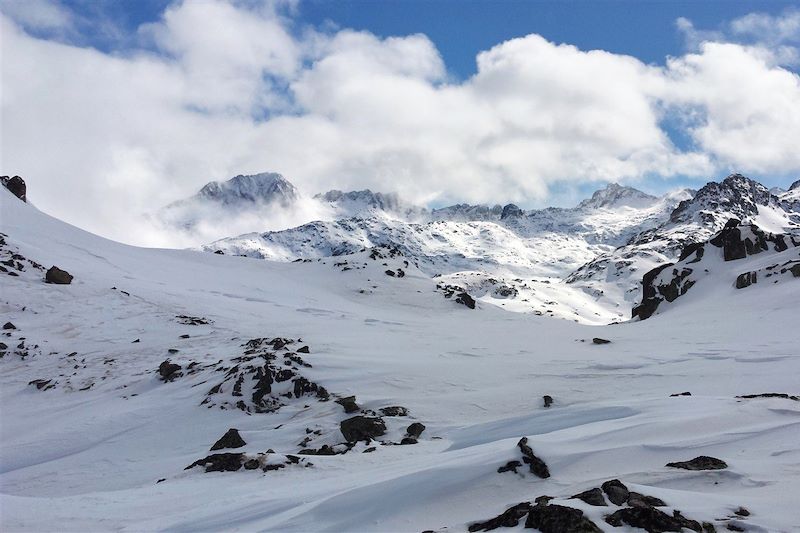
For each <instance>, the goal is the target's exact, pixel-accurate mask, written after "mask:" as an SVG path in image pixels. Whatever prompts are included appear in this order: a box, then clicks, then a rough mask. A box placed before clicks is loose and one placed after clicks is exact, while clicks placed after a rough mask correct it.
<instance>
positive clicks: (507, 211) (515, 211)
mask: <svg viewBox="0 0 800 533" xmlns="http://www.w3.org/2000/svg"><path fill="white" fill-rule="evenodd" d="M522 214H523V211H522V209H520V208H519V207H518V206H516V205H514V204H506V205H505V206H503V211H502V212H501V213H500V220H505V219H507V218H509V217H519V216H522Z"/></svg>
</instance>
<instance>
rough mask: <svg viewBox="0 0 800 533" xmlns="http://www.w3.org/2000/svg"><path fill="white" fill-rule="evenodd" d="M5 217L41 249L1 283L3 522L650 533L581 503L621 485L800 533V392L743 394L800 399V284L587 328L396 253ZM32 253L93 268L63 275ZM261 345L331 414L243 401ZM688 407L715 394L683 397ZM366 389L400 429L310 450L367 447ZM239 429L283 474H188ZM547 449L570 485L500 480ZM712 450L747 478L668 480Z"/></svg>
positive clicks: (695, 513) (33, 526)
mask: <svg viewBox="0 0 800 533" xmlns="http://www.w3.org/2000/svg"><path fill="white" fill-rule="evenodd" d="M0 202H2V204H0V208H2V210H1V211H0V212H1V213H2V218H1V219H0V225H1V227H0V232H2V233H3V234H4V238H3V243H4V244H3V245H2V247H3V251H2V253H3V254H4V255H3V260H6V257H11V254H12V253H13V254H17V259H16V260H15V261H16V262H19V263H20V265H21V267H22V270H21V271H20V270H17V269H16V266H14V267H9V268H13V269H14V273H16V274H18V275H17V276H11V275H8V274H0V292H2V302H0V309H1V310H2V315H3V317H4V320H3V321H6V320H7V321H10V322H12V323H13V324H14V326H15V327H16V329H8V330H3V334H4V337H3V341H2V342H3V343H4V344H6V346H7V349H6V350H5V355H4V356H3V357H2V358H0V365H2V366H3V372H2V373H0V406H2V407H0V409H2V424H0V439H1V442H2V460H1V462H0V510H2V512H0V528H2V529H3V530H4V531H16V530H28V531H49V530H54V529H59V530H70V531H78V530H80V531H90V530H112V529H113V530H135V531H149V530H171V531H197V530H220V529H222V530H239V531H255V530H270V531H275V530H280V531H422V530H426V529H433V530H437V531H444V530H446V531H454V530H459V531H460V530H464V529H466V527H467V525H468V524H470V523H472V522H474V521H477V520H485V519H487V518H490V517H492V516H495V515H497V514H498V513H500V512H502V511H503V510H504V509H506V508H508V507H509V506H511V505H514V504H516V503H518V502H520V501H533V500H534V499H535V498H536V497H538V496H541V495H545V494H546V495H549V496H553V497H555V498H556V500H553V501H551V502H550V503H551V505H553V504H560V505H566V506H570V507H573V508H577V509H581V510H583V511H584V512H585V515H586V516H587V517H588V518H589V519H591V520H592V521H594V523H595V524H596V525H597V527H598V528H600V530H602V531H608V532H610V531H626V530H627V531H637V530H636V529H632V528H628V529H626V528H615V527H612V526H611V525H609V524H608V523H606V522H605V521H604V519H603V517H604V516H605V515H607V514H609V513H611V512H614V511H616V510H618V509H622V508H621V507H617V506H616V505H613V504H610V505H609V506H608V507H592V506H589V505H587V504H584V503H583V502H581V501H579V500H574V499H572V500H568V499H565V498H569V497H570V496H571V495H573V494H576V493H578V492H581V491H583V490H586V489H589V488H592V487H598V486H599V485H600V484H601V483H602V482H604V481H606V480H610V479H614V478H618V479H620V480H621V481H622V482H623V483H624V484H626V485H627V486H628V488H629V489H631V490H635V491H638V492H641V493H643V494H646V495H649V496H654V497H658V498H661V499H662V500H664V502H665V504H666V506H665V507H661V509H662V510H663V511H665V512H667V513H668V514H670V515H671V514H672V511H673V510H674V509H678V510H680V511H681V512H682V513H683V514H684V515H685V516H686V517H689V518H691V519H694V520H697V521H708V522H710V523H713V524H715V525H716V528H717V530H723V529H725V527H726V526H727V525H728V524H738V525H739V526H740V527H743V528H748V529H749V530H753V531H794V530H797V529H798V528H800V512H798V508H797V506H796V505H795V503H796V502H795V500H796V494H797V490H798V488H799V487H800V471H798V469H797V468H796V466H797V464H798V461H799V460H800V451H798V448H797V444H796V443H797V427H798V426H797V421H798V416H800V402H797V401H794V400H792V399H789V398H786V399H784V398H767V399H739V398H736V396H737V395H743V394H753V393H763V392H787V393H790V394H795V395H796V394H797V393H798V392H799V391H798V390H797V379H796V376H797V374H798V372H799V371H800V354H798V352H797V345H798V341H800V338H798V335H797V332H796V327H795V324H796V322H797V317H798V315H797V301H798V299H800V283H799V282H797V281H794V282H789V281H787V282H786V283H782V284H779V285H774V284H763V283H759V284H757V285H755V286H752V287H748V288H747V289H744V290H736V289H734V288H732V287H731V286H730V284H729V282H728V280H719V281H717V280H715V279H714V278H712V279H710V280H709V283H704V284H703V286H704V287H706V289H702V290H700V285H698V291H697V292H696V293H695V291H690V292H688V293H687V294H686V295H685V296H683V297H682V298H681V299H679V300H677V301H676V302H675V305H674V306H672V307H671V308H670V309H668V310H667V312H664V313H662V314H659V315H658V316H657V317H654V318H652V319H651V320H647V321H644V322H630V323H625V324H619V325H614V326H601V327H589V326H584V325H579V324H574V323H572V322H569V321H563V320H553V319H550V318H548V317H538V316H535V315H532V314H519V313H508V312H505V311H503V310H501V309H498V307H497V306H493V305H486V304H485V303H482V301H480V300H479V301H478V305H477V308H476V309H475V310H470V309H468V308H466V307H464V306H462V305H459V304H457V303H456V302H454V301H453V300H451V299H446V298H444V297H443V296H442V294H441V292H440V291H438V290H437V289H436V280H432V279H430V278H429V277H428V276H427V275H425V274H424V272H423V271H421V270H418V269H417V268H416V267H415V266H414V265H413V263H412V262H410V261H409V258H407V257H403V256H398V255H397V254H396V253H395V252H392V251H391V250H386V249H383V251H382V252H380V253H381V255H374V254H372V251H365V252H358V253H355V254H352V255H346V256H338V257H333V258H325V259H322V260H320V261H316V260H312V261H306V262H297V263H286V262H272V261H262V260H254V259H251V258H245V257H235V256H229V255H217V254H210V253H199V252H193V251H176V250H155V249H140V248H134V247H129V246H124V245H121V244H117V243H114V242H110V241H107V240H104V239H101V238H99V237H96V236H93V235H90V234H88V233H85V232H83V231H81V230H78V229H76V228H74V227H71V226H68V225H66V224H64V223H62V222H60V221H58V220H55V219H52V218H50V217H48V216H47V215H45V214H42V213H40V212H38V211H36V210H35V209H34V208H33V207H31V206H29V205H25V204H23V203H22V202H20V201H18V200H17V199H16V198H14V197H13V196H11V195H10V194H9V193H8V192H7V191H5V190H4V189H0ZM373 255H374V257H371V256H373ZM28 260H31V261H34V262H35V263H37V264H41V265H43V267H44V268H47V267H49V266H50V265H52V264H55V265H58V266H59V267H61V268H63V269H66V270H68V271H69V272H70V273H71V274H73V275H74V276H75V278H74V280H73V282H72V284H70V285H51V284H46V283H44V282H43V280H42V277H43V271H42V270H40V269H39V268H37V267H36V266H35V265H34V264H33V263H31V262H29V261H28ZM406 261H409V263H408V264H406ZM384 263H385V265H384ZM399 269H402V270H403V272H404V273H405V275H404V276H403V277H398V276H397V274H396V273H397V271H398V270H399ZM386 270H392V271H393V272H395V275H394V276H389V275H387V274H386V273H385V271H386ZM732 308H734V309H736V313H730V312H729V310H730V309H732ZM678 311H679V312H678ZM180 317H184V318H180ZM188 317H195V320H192V319H190V318H188ZM197 319H201V320H197ZM192 322H194V323H195V324H196V325H191V324H192ZM186 335H188V337H186V338H184V336H186ZM262 337H266V338H268V339H273V338H276V337H282V338H283V337H285V338H286V339H287V340H292V339H294V340H295V342H294V343H290V344H288V345H287V347H282V348H279V349H278V348H275V349H272V348H270V350H269V353H272V352H275V353H276V354H277V355H278V356H279V358H278V361H281V360H288V361H289V363H290V364H288V365H284V366H285V368H286V369H290V370H292V371H293V372H296V374H297V375H302V376H304V377H305V378H307V379H308V380H309V381H310V382H313V383H315V384H318V385H319V386H321V387H324V388H325V389H326V390H327V391H328V392H329V393H330V394H331V400H330V401H320V399H319V397H318V396H315V395H313V394H309V395H304V396H302V397H300V398H294V397H292V398H289V397H285V396H276V397H275V399H276V401H279V402H282V403H283V404H284V405H283V406H282V407H281V408H280V409H279V410H278V411H276V412H262V413H258V412H255V411H253V410H252V409H251V410H250V411H246V410H240V409H239V408H236V407H235V406H233V407H232V408H231V404H232V403H235V402H236V400H237V397H236V396H233V395H232V391H233V390H235V389H232V388H231V381H228V380H229V379H230V380H233V381H235V376H236V375H237V373H242V374H247V372H248V371H247V370H246V366H247V365H252V364H253V362H252V360H251V361H250V362H248V361H247V360H246V358H247V357H259V356H260V355H259V354H262V353H267V352H265V351H264V350H263V349H262V348H258V349H254V350H255V352H254V353H253V355H252V356H250V355H247V354H246V352H247V351H248V346H256V345H258V343H250V344H248V341H250V340H252V339H257V338H262ZM593 337H603V338H606V339H610V340H611V341H612V342H611V343H610V344H606V345H595V344H593V343H592V342H591V339H592V338H593ZM23 338H24V339H23ZM300 338H302V341H297V339H300ZM136 340H138V342H134V341H136ZM20 345H21V347H20ZM273 346H275V344H273ZM298 346H308V347H309V352H310V353H308V354H304V353H300V351H299V350H298V349H297V347H298ZM287 348H288V350H287ZM170 349H172V350H177V351H176V352H174V353H169V352H168V350H170ZM288 355H294V356H301V357H302V360H303V361H304V362H305V363H307V364H310V365H312V366H311V367H310V368H309V367H306V366H302V365H301V364H299V363H297V362H296V361H294V360H292V359H290V358H289V357H287V356H288ZM243 358H244V359H243ZM166 359H169V360H170V361H171V362H172V363H173V364H178V365H180V366H181V370H180V373H181V375H180V376H177V377H175V378H174V379H173V380H168V381H164V380H162V379H161V378H160V376H159V372H158V369H159V366H160V365H161V363H162V362H164V361H165V360H166ZM192 363H195V364H194V365H193V364H192ZM237 365H241V366H239V367H238V368H237V370H236V371H232V370H231V369H232V368H233V367H234V366H237ZM221 368H227V369H228V370H224V371H223V370H219V369H221ZM249 375H250V374H247V376H249ZM229 376H230V377H229ZM34 380H41V381H39V382H36V381H34ZM248 380H249V378H247V379H245V380H244V382H243V383H244V384H243V387H244V388H245V389H246V392H247V393H249V392H250V388H251V387H253V386H254V385H253V382H252V381H248ZM29 382H34V383H33V384H29ZM37 383H44V384H43V385H42V386H41V388H40V387H38V386H37ZM219 383H223V384H224V386H223V387H222V389H223V390H221V391H220V392H219V393H217V394H214V395H211V398H212V400H211V401H210V403H209V402H207V403H205V404H204V403H203V402H204V401H205V400H206V399H207V398H209V397H210V396H209V393H210V389H211V388H213V387H214V386H215V385H216V384H219ZM285 386H288V383H287V384H281V387H285ZM285 390H286V389H285V388H278V387H277V386H276V389H275V392H276V393H280V394H284V391H285ZM683 391H691V392H692V394H693V395H692V396H679V397H670V394H673V393H679V392H683ZM545 394H547V395H551V396H552V397H553V398H554V400H555V401H554V404H553V406H552V407H550V408H549V409H545V408H544V407H542V399H541V397H542V395H545ZM347 395H355V396H356V401H357V403H358V405H359V407H360V408H361V409H362V410H368V411H371V412H375V413H376V414H378V413H380V408H382V407H386V406H403V407H406V408H407V409H408V411H409V416H406V417H397V416H388V415H382V418H383V420H384V423H385V424H386V434H385V435H384V436H383V437H380V438H379V439H378V440H377V441H373V442H372V443H371V444H369V446H371V447H375V450H374V451H373V452H372V453H364V452H365V451H366V450H367V447H368V445H367V444H366V443H364V442H361V443H358V444H356V445H355V446H354V447H353V448H352V449H351V450H350V451H349V452H348V453H345V454H337V455H330V456H323V455H314V456H304V455H296V454H297V453H298V452H299V451H300V450H301V449H302V448H311V447H313V448H319V447H321V446H323V445H325V444H329V445H337V444H340V443H341V442H342V441H343V440H344V439H343V435H342V434H341V432H340V431H339V423H340V422H341V421H342V420H345V419H347V418H348V417H351V416H352V415H353V413H351V414H346V413H345V412H344V410H343V408H342V406H340V405H338V404H336V403H334V401H332V400H333V399H334V398H338V397H343V396H347ZM239 399H242V400H246V401H247V402H250V401H251V400H250V396H249V394H246V395H244V396H242V397H239ZM220 406H223V407H224V406H228V407H229V408H225V409H222V408H220ZM411 422H421V423H422V424H424V425H425V426H426V428H425V430H424V432H423V433H422V434H421V436H420V438H419V443H418V444H414V445H404V446H393V445H388V444H387V445H383V444H381V441H385V442H394V443H397V442H399V441H400V439H401V438H403V435H404V433H405V428H406V427H407V426H408V425H409V424H410V423H411ZM229 428H237V429H238V430H239V432H240V434H241V436H242V437H243V439H244V441H246V445H245V446H244V447H242V448H237V449H234V450H222V451H227V452H244V453H246V454H247V456H248V457H252V458H260V460H261V465H260V466H259V468H256V469H254V470H246V469H244V468H241V469H239V470H238V471H233V472H210V473H207V472H204V471H203V468H202V467H194V468H191V469H188V470H185V467H187V466H189V465H191V464H192V463H194V462H195V461H197V460H198V459H201V458H203V457H205V456H207V455H209V454H210V453H211V452H209V448H210V447H211V445H212V444H214V442H215V441H216V440H217V439H219V438H220V437H221V436H222V435H223V434H224V433H225V432H226V431H227V430H228V429H229ZM307 430H310V432H309V431H307ZM317 432H318V433H319V434H317ZM523 436H526V437H528V444H529V445H530V446H531V447H532V449H533V451H534V452H535V453H536V455H537V456H539V457H540V458H541V459H542V460H544V461H545V462H546V463H547V466H548V467H549V470H550V474H551V475H550V477H549V478H547V479H541V478H539V477H537V476H535V475H533V474H531V473H529V472H527V468H525V469H524V470H523V469H520V472H519V474H515V473H513V472H505V473H498V472H497V469H498V467H501V466H503V465H505V464H506V463H507V462H508V461H511V460H515V459H516V460H519V459H520V449H519V448H518V447H517V442H518V441H519V440H520V438H521V437H523ZM309 437H310V440H309V441H306V442H305V443H304V444H301V443H303V442H304V441H305V439H306V438H309ZM268 450H273V451H272V452H269V453H268ZM258 454H264V455H258ZM699 455H708V456H713V457H717V458H720V459H722V460H724V461H725V462H726V463H727V465H728V466H727V468H725V469H722V470H715V471H686V470H680V469H675V468H668V467H665V466H664V465H666V464H667V463H668V462H671V461H681V460H686V459H691V458H693V457H695V456H699ZM288 456H292V457H297V458H298V464H293V463H292V460H291V459H290V458H289V457H288ZM308 463H313V466H305V465H307V464H308ZM267 465H284V466H283V468H280V467H278V466H275V468H276V469H275V470H271V469H267V470H264V469H265V468H266V466H267ZM739 507H745V508H746V509H747V510H748V511H749V516H746V517H741V516H737V515H735V514H734V511H736V510H737V509H739ZM626 508H627V507H626ZM445 528H446V529H445ZM638 531H641V530H638Z"/></svg>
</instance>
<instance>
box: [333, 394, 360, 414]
mask: <svg viewBox="0 0 800 533" xmlns="http://www.w3.org/2000/svg"><path fill="white" fill-rule="evenodd" d="M336 403H338V404H339V405H341V406H342V407H344V412H345V413H347V414H350V413H355V412H357V411H360V410H361V408H360V407H359V406H358V404H357V403H356V397H355V396H347V397H346V398H339V399H338V400H336Z"/></svg>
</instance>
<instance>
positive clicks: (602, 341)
mask: <svg viewBox="0 0 800 533" xmlns="http://www.w3.org/2000/svg"><path fill="white" fill-rule="evenodd" d="M592 343H594V344H611V341H610V340H608V339H601V338H600V337H595V338H593V339H592Z"/></svg>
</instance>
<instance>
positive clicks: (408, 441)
mask: <svg viewBox="0 0 800 533" xmlns="http://www.w3.org/2000/svg"><path fill="white" fill-rule="evenodd" d="M416 443H417V439H415V438H414V437H403V440H401V441H400V444H402V445H406V444H416Z"/></svg>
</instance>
